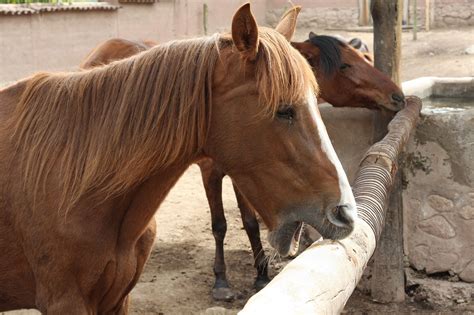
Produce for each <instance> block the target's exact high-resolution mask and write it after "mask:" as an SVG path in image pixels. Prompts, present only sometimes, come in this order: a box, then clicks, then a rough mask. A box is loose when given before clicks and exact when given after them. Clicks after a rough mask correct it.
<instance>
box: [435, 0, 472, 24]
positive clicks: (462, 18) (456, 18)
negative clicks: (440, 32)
mask: <svg viewBox="0 0 474 315" xmlns="http://www.w3.org/2000/svg"><path fill="white" fill-rule="evenodd" d="M433 16H434V26H435V27H453V26H473V25H474V1H472V0H436V1H435V6H434V14H433Z"/></svg>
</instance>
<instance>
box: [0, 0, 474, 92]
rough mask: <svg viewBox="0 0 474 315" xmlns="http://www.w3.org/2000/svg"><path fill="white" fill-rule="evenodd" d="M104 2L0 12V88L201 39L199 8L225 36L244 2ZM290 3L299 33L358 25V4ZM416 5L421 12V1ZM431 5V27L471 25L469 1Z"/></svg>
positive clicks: (282, 4)
mask: <svg viewBox="0 0 474 315" xmlns="http://www.w3.org/2000/svg"><path fill="white" fill-rule="evenodd" d="M109 2H110V3H111V4H115V5H120V6H121V8H120V9H118V10H111V11H71V12H51V13H40V14H33V15H19V16H11V15H2V14H1V11H2V10H1V7H0V84H1V83H5V82H10V81H14V80H17V79H20V78H22V77H25V76H28V75H30V74H32V73H34V72H37V71H44V70H47V71H57V70H72V69H75V67H76V66H77V65H78V64H79V63H80V61H81V60H82V58H84V56H85V55H86V54H87V53H88V52H89V51H90V50H91V49H93V48H94V47H95V46H96V45H97V44H98V43H100V42H102V41H104V40H106V39H109V38H112V37H123V38H127V39H153V40H157V41H159V42H165V41H168V40H171V39H180V38H186V37H192V36H198V35H204V22H203V5H204V3H206V4H207V7H208V18H207V30H208V33H209V34H211V33H214V32H222V31H224V30H228V29H229V28H230V23H231V19H232V16H233V13H234V12H235V10H236V8H238V7H239V6H240V5H241V4H242V3H244V2H246V0H159V1H158V2H156V3H153V4H126V3H118V0H111V1H109ZM293 2H294V3H295V4H301V5H302V6H303V8H304V10H303V11H302V12H301V14H300V17H299V19H298V27H299V28H300V29H305V30H312V31H315V32H320V31H321V30H323V29H326V28H340V27H353V26H357V24H358V1H357V0H332V1H331V0H299V1H297V0H295V1H293ZM419 2H420V8H422V7H421V5H422V2H423V1H419ZM434 4H435V5H434V10H435V12H434V16H435V24H436V25H439V26H455V25H474V13H473V12H474V2H473V1H471V0H436V1H435V2H434ZM288 6H289V4H288V1H286V0H254V1H252V11H253V13H254V15H255V16H256V18H257V20H258V22H259V24H260V25H275V24H276V23H277V22H278V20H279V18H280V16H281V14H282V13H283V11H284V10H285V8H287V7H288ZM421 21H422V20H420V22H421Z"/></svg>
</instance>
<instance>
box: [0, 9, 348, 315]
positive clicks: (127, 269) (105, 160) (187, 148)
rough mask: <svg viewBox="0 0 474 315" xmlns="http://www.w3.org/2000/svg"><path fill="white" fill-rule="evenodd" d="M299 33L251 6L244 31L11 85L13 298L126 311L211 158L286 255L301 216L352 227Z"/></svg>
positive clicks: (6, 156)
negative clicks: (176, 199) (160, 217)
mask: <svg viewBox="0 0 474 315" xmlns="http://www.w3.org/2000/svg"><path fill="white" fill-rule="evenodd" d="M293 33H294V23H291V24H288V23H282V24H279V25H278V26H277V28H276V30H272V29H267V28H258V27H257V24H256V22H255V19H254V17H253V15H252V14H251V12H250V5H249V4H245V5H243V6H242V7H241V8H240V9H239V10H238V11H237V12H236V13H235V15H234V18H233V21H232V34H231V35H219V34H216V35H214V36H211V37H206V38H197V39H191V40H183V41H173V42H170V43H167V44H165V45H160V46H157V47H154V48H152V49H150V50H148V51H145V52H143V53H141V54H138V55H136V56H134V57H131V58H128V59H125V60H122V61H118V62H114V63H111V64H109V65H107V66H103V67H98V68H94V69H91V70H88V71H82V72H75V73H41V74H37V75H35V76H33V77H30V78H27V79H24V80H22V81H20V82H17V83H16V84H14V85H12V86H9V87H7V88H5V89H2V90H0V126H1V127H0V128H1V131H0V174H2V176H0V251H1V253H2V256H1V259H0V270H2V272H0V311H7V310H13V309H19V308H37V309H39V310H40V311H41V312H43V313H46V314H48V315H51V314H73V315H74V314H98V313H99V314H126V313H127V306H128V294H129V292H130V291H131V290H132V288H133V287H134V285H135V284H136V282H137V280H138V278H139V276H140V274H141V272H142V270H143V266H144V263H145V261H146V259H147V257H148V255H149V253H150V250H151V246H152V242H153V238H154V229H153V224H152V218H153V216H154V214H155V212H156V211H157V209H158V207H159V205H160V203H161V202H162V201H163V199H164V198H165V196H166V194H167V193H168V192H169V190H170V189H171V187H172V186H173V185H174V184H175V182H176V181H177V180H178V178H179V177H180V176H181V175H182V173H183V172H184V171H185V170H186V169H187V168H188V166H189V165H190V164H191V163H193V162H195V161H196V160H198V159H200V158H202V157H209V158H212V159H213V160H214V161H216V163H218V164H219V165H220V166H221V167H222V169H223V170H224V171H225V173H226V174H229V175H230V176H231V177H232V179H233V181H234V183H235V184H236V186H238V189H239V191H241V192H242V194H244V195H245V196H246V198H247V200H248V201H249V202H250V203H251V204H252V205H253V206H255V209H258V211H259V215H260V216H261V217H262V219H263V221H264V223H265V224H266V225H267V227H268V229H269V231H270V232H269V241H270V244H271V245H272V246H273V247H275V249H276V250H277V251H278V252H279V253H280V254H281V255H287V254H288V253H289V252H291V251H292V249H293V247H294V246H295V244H294V242H293V239H294V237H293V236H294V234H295V232H296V230H297V227H298V226H299V224H300V222H305V223H307V224H310V225H311V226H314V227H315V228H316V229H317V230H318V231H319V232H320V233H321V234H322V235H323V236H324V237H325V238H332V239H340V238H344V237H346V236H347V235H349V234H350V233H351V231H352V230H353V228H354V224H355V220H356V216H357V211H356V207H355V201H354V196H353V194H352V191H351V188H350V186H349V182H348V180H347V177H346V175H345V173H344V170H343V169H342V166H341V163H340V161H339V160H338V158H337V155H336V153H335V151H334V148H333V147H332V145H331V141H330V140H329V137H328V135H327V132H326V129H325V127H324V124H323V122H322V120H321V116H320V114H319V111H318V108H317V106H316V98H315V93H317V83H316V80H315V78H314V75H313V73H312V71H311V68H310V67H309V66H308V63H307V62H306V60H305V59H304V58H303V57H302V56H301V54H299V53H298V52H297V51H296V50H295V49H294V48H293V47H292V46H291V45H290V44H289V40H290V38H291V36H292V34H293ZM150 224H151V225H150Z"/></svg>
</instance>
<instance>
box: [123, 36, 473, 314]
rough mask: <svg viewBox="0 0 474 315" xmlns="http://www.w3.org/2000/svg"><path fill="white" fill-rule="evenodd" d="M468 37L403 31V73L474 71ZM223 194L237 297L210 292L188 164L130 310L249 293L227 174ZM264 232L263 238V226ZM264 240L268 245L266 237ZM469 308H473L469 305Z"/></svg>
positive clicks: (359, 299)
mask: <svg viewBox="0 0 474 315" xmlns="http://www.w3.org/2000/svg"><path fill="white" fill-rule="evenodd" d="M309 31H310V30H300V31H299V33H298V34H297V39H299V40H304V39H306V36H307V34H308V32H309ZM312 31H315V32H316V33H318V34H323V33H324V34H339V35H342V36H345V37H347V38H350V37H360V38H362V39H363V40H364V41H366V42H367V43H368V44H369V47H372V34H371V33H360V32H357V33H356V32H343V31H333V32H319V31H317V30H312ZM473 44H474V28H463V29H443V30H435V31H430V32H419V33H418V40H417V41H413V40H412V34H411V33H408V32H404V33H403V46H402V56H403V61H402V71H401V77H402V80H403V81H406V80H410V79H414V78H417V77H420V76H450V77H460V76H474V55H466V54H463V51H464V50H465V49H466V48H467V47H468V46H470V45H473ZM223 201H224V207H225V210H226V216H227V222H228V230H227V237H226V241H225V254H226V262H227V270H228V278H229V281H230V283H231V286H232V288H233V290H234V292H235V293H236V299H235V300H234V301H233V302H215V301H213V300H212V298H211V296H210V292H211V288H212V284H213V281H214V275H213V271H212V266H213V259H214V239H213V236H212V233H211V225H210V214H209V208H208V204H207V199H206V197H205V193H204V189H203V186H202V182H201V176H200V172H199V168H198V167H197V166H195V165H193V166H191V167H190V168H189V169H188V171H187V172H186V173H185V174H184V176H183V177H182V178H181V179H180V180H179V182H178V183H177V185H176V186H175V187H174V188H173V190H172V191H171V192H170V194H169V196H168V197H167V198H166V201H165V202H164V204H163V205H162V206H161V207H160V209H159V210H158V212H157V214H156V219H157V223H158V234H157V239H156V242H155V245H154V249H153V253H152V255H151V258H150V260H149V261H148V263H147V265H146V268H145V271H144V273H143V275H142V277H141V279H140V282H139V283H138V284H137V286H136V287H135V288H134V290H133V291H132V300H131V313H132V314H142V315H145V314H165V315H168V314H199V313H201V312H204V311H205V310H206V309H208V308H212V307H219V306H220V307H224V308H226V309H228V310H229V311H227V312H226V314H227V313H228V314H235V313H236V312H237V311H238V309H240V308H241V307H242V306H243V305H244V304H245V302H246V300H247V299H248V298H249V297H250V296H251V295H252V294H253V293H254V290H253V289H252V284H253V280H254V276H255V270H254V268H253V258H252V254H251V250H250V245H249V242H248V239H247V236H246V234H245V231H244V230H243V228H242V223H241V220H240V216H239V211H238V208H237V204H236V201H235V197H234V195H233V190H232V187H231V183H230V180H229V179H228V178H226V179H225V181H224V187H223ZM262 234H263V235H262V238H263V239H265V238H266V230H263V231H262ZM264 246H265V248H266V249H267V250H268V249H269V246H268V244H267V243H265V244H264ZM283 264H284V262H282V261H280V260H278V259H277V260H275V261H273V262H272V263H271V267H270V273H271V275H272V276H273V275H275V274H276V273H277V272H278V270H280V269H281V267H282V265H283ZM473 308H474V307H473ZM473 308H471V311H473V312H474V309H473ZM464 310H465V312H463V313H464V314H467V313H468V312H469V310H468V309H467V310H466V309H464ZM344 312H345V313H352V314H369V313H373V314H385V313H396V314H407V313H411V314H414V313H417V314H419V313H423V314H427V313H435V314H438V313H439V314H448V313H451V312H454V310H452V311H447V310H441V311H433V310H432V311H428V310H426V309H423V308H420V307H419V306H418V305H416V304H413V303H406V304H403V305H381V304H375V303H373V302H371V301H370V300H369V299H368V298H367V297H366V296H363V295H362V294H361V293H360V292H356V293H355V294H354V296H353V298H351V300H350V301H349V303H348V306H347V307H346V310H345V311H344ZM208 313H209V314H211V313H212V312H209V311H208Z"/></svg>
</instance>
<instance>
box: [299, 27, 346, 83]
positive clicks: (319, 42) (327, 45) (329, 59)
mask: <svg viewBox="0 0 474 315" xmlns="http://www.w3.org/2000/svg"><path fill="white" fill-rule="evenodd" d="M307 41H309V42H310V43H311V44H313V45H314V46H316V47H318V48H319V50H320V57H319V65H320V67H321V70H322V71H323V72H324V74H325V75H327V76H330V75H332V74H333V73H334V72H335V71H337V70H338V69H339V68H340V66H341V64H342V60H341V47H344V46H347V44H346V43H344V42H343V41H341V40H340V39H338V38H336V37H333V36H327V35H310V37H309V39H308V40H307Z"/></svg>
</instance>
